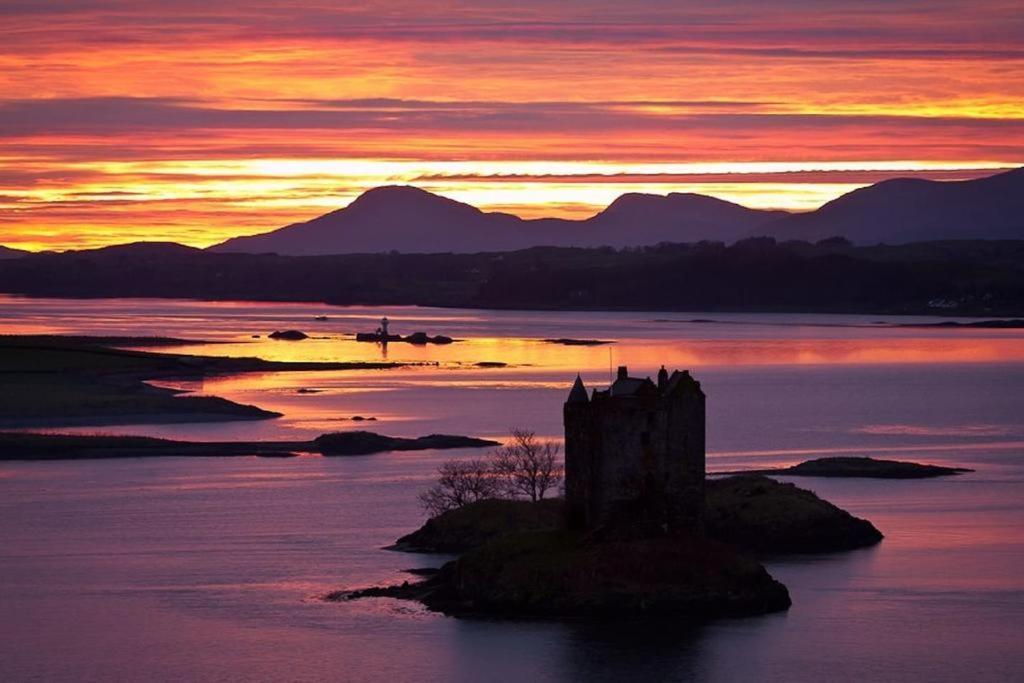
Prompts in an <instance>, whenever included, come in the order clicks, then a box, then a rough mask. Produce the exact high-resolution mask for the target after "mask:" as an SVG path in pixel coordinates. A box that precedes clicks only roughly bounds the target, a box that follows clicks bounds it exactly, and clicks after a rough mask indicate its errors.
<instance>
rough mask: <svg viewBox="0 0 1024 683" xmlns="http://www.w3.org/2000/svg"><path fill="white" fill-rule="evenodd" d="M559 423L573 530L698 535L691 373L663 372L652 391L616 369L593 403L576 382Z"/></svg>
mask: <svg viewBox="0 0 1024 683" xmlns="http://www.w3.org/2000/svg"><path fill="white" fill-rule="evenodd" d="M564 420H565V499H566V505H567V508H568V514H569V523H570V525H571V526H573V527H575V528H578V529H595V528H608V527H619V526H624V525H625V526H629V527H631V528H633V529H635V530H638V531H641V532H643V533H654V534H657V533H669V534H675V533H687V532H694V531H696V532H698V533H700V532H701V531H702V529H703V512H704V392H703V391H701V388H700V382H697V381H696V380H694V379H693V378H692V377H691V376H690V373H689V372H679V371H678V370H677V371H675V372H673V373H672V375H671V376H669V374H668V372H667V371H666V370H665V368H664V366H663V367H662V368H661V371H660V372H658V382H657V384H655V383H654V382H652V381H651V379H650V378H649V377H648V378H644V379H639V378H635V377H630V376H629V373H628V371H627V370H626V368H625V367H620V368H619V372H618V377H617V378H616V380H615V382H613V383H612V385H611V386H610V387H609V388H608V389H607V390H605V391H594V392H593V395H592V396H588V395H587V390H586V387H584V385H583V380H582V379H581V378H580V377H579V376H577V377H576V382H575V384H573V387H572V391H571V392H570V393H569V398H568V400H567V401H566V402H565V406H564Z"/></svg>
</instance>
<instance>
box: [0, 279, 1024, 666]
mask: <svg viewBox="0 0 1024 683" xmlns="http://www.w3.org/2000/svg"><path fill="white" fill-rule="evenodd" d="M383 313H386V314H387V315H388V316H389V317H391V318H392V319H393V320H394V321H395V322H394V326H395V329H396V330H397V331H400V332H410V331H415V330H418V329H422V330H424V331H427V332H429V333H444V334H450V335H452V336H455V337H458V338H460V339H462V340H463V341H460V342H458V343H456V344H453V345H451V346H447V347H425V348H414V347H409V346H406V345H391V347H390V348H389V349H388V350H387V355H388V357H389V358H390V359H392V360H403V361H404V360H409V361H425V362H432V363H433V362H436V363H437V365H436V366H434V365H431V366H423V367H415V368H405V369H397V370H388V371H377V372H355V373H274V374H265V375H257V376H245V377H234V378H219V379H216V380H207V381H206V382H205V383H203V384H202V385H201V386H200V385H186V386H185V388H188V389H191V390H194V391H199V392H206V393H213V394H216V395H222V396H227V397H229V398H232V399H234V400H239V401H245V402H248V403H255V404H257V405H260V406H261V407H265V408H270V409H275V410H279V411H281V412H284V413H285V416H284V417H283V418H281V419H278V420H273V421H267V422H261V423H225V424H219V425H172V426H167V425H163V426H145V425H143V426H133V427H120V428H114V427H103V428H93V429H91V430H86V431H103V432H120V433H146V434H158V435H168V436H179V437H188V438H201V439H206V438H208V439H219V438H233V437H239V436H244V437H246V438H251V437H266V438H293V437H296V436H300V435H315V434H319V433H322V432H324V431H328V430H336V429H350V428H353V427H354V426H355V425H357V424H359V423H352V422H350V421H348V420H347V419H345V418H348V417H350V416H352V415H364V416H374V417H377V418H378V422H376V423H369V427H370V428H372V429H374V430H376V431H380V432H383V433H388V434H396V435H419V434H424V433H429V432H454V433H464V434H474V435H495V436H500V435H502V434H503V433H504V432H506V431H507V429H508V428H509V427H510V426H524V427H528V428H532V429H535V430H537V431H538V432H539V433H541V434H545V435H550V436H558V434H559V431H560V405H561V401H562V400H563V399H564V395H565V392H566V391H567V387H568V383H569V381H570V380H571V378H572V376H573V375H574V374H575V372H577V371H581V372H582V374H583V377H584V379H585V380H586V381H587V382H588V383H592V384H600V383H602V382H607V378H608V365H609V360H610V361H611V363H612V364H614V365H618V364H620V363H628V364H629V365H630V366H631V369H633V371H634V372H635V373H640V372H652V371H653V370H655V369H656V368H657V366H658V365H660V364H661V363H662V362H664V363H666V365H668V366H669V367H670V368H671V367H688V368H690V369H691V370H693V371H694V374H695V375H696V376H697V378H698V379H700V380H701V381H702V383H703V385H704V388H705V391H706V392H707V394H708V409H709V418H708V419H709V424H708V429H709V434H708V436H709V449H710V453H709V467H710V468H711V469H735V468H741V467H749V466H762V465H768V464H774V463H789V462H795V461H799V460H802V459H806V458H808V457H814V456H817V455H823V454H835V453H851V454H865V455H876V456H879V457H898V458H903V459H911V460H920V461H929V462H939V463H955V464H961V465H966V466H969V467H974V468H976V469H977V472H975V473H973V474H969V475H965V476H961V477H954V478H948V479H940V480H932V481H907V482H898V481H897V482H886V481H861V480H847V481H828V480H818V479H803V480H800V481H799V482H798V483H800V485H802V486H807V487H809V488H813V489H814V490H816V491H817V492H818V493H819V494H821V495H822V496H824V497H826V498H828V499H830V500H832V501H834V502H836V503H837V504H839V505H841V506H843V507H846V508H847V509H849V510H851V511H852V512H854V513H855V514H858V515H860V516H864V517H867V518H869V519H871V520H872V521H873V522H874V523H875V524H876V526H878V527H879V528H880V529H881V530H882V531H883V532H884V533H885V534H886V539H885V541H884V542H883V543H882V544H881V545H879V546H877V547H875V548H872V549H868V550H863V551H856V552H852V553H845V554H839V555H832V556H828V557H824V558H821V557H819V558H797V559H791V560H786V561H784V562H772V563H769V570H770V571H771V572H772V573H773V574H774V575H775V576H776V577H777V578H779V579H780V580H782V581H783V582H784V583H786V584H787V586H788V587H789V589H790V592H791V594H792V596H793V602H794V605H793V607H792V609H790V610H789V611H788V612H787V613H785V614H780V615H772V616H768V617H759V618H751V619H740V620H725V621H719V622H715V623H712V624H708V625H704V626H701V627H696V628H693V627H685V626H683V625H680V626H679V627H678V628H675V629H673V628H666V627H665V626H664V625H663V624H662V625H657V626H651V625H645V624H643V623H631V622H626V623H614V624H608V623H594V622H588V621H580V622H572V623H557V622H525V623H524V622H516V623H504V622H489V621H459V620H454V619H450V618H446V617H442V616H438V615H434V614H431V613H427V612H425V611H423V610H421V609H419V608H418V607H417V606H415V605H414V604H411V603H403V602H397V601H389V600H378V601H363V602H358V603H354V604H326V603H323V602H321V601H319V600H317V599H316V598H317V596H319V595H322V594H323V593H325V592H328V591H330V590H335V589H338V588H344V587H352V586H363V585H367V584H371V583H377V582H389V581H400V580H403V579H404V578H408V577H407V576H406V575H404V574H402V570H403V569H408V568H410V567H417V566H426V565H430V564H437V563H439V562H440V561H441V558H437V557H430V556H417V555H409V554H400V553H394V552H388V551H384V550H381V549H380V547H381V546H384V545H386V544H388V543H390V542H392V541H393V540H394V539H395V538H396V537H397V536H399V535H401V534H402V533H405V532H406V531H408V530H409V529H411V528H413V527H415V526H416V525H418V524H419V523H420V522H421V521H422V513H421V511H420V510H419V509H418V508H417V505H416V502H415V496H416V493H417V492H418V491H420V490H421V489H422V488H424V487H426V486H427V485H428V483H429V481H430V479H431V476H432V472H433V470H434V469H435V468H436V466H437V465H438V463H440V462H441V461H442V460H444V459H446V458H449V457H465V456H471V455H473V453H472V452H443V453H439V452H429V451H427V452H420V453H404V454H379V455H374V456H367V457H358V458H332V459H328V458H320V457H302V458H295V459H290V460H277V459H256V458H236V459H204V460H189V459H177V458H165V459H154V460H120V461H110V462H102V461H94V462H67V463H46V464H43V463H16V464H0V625H2V633H3V637H2V640H0V676H2V678H3V679H5V680H22V679H33V678H36V679H47V680H53V679H57V680H118V679H120V680H136V679H149V680H182V679H214V680H244V679H274V680H322V679H333V680H363V679H382V678H388V679H391V680H395V681H398V680H623V679H634V678H638V677H644V678H649V679H654V680H679V679H681V680H686V679H690V678H700V679H706V680H750V679H765V680H784V679H785V680H793V679H811V680H815V679H819V680H820V679H829V680H865V679H867V680H897V679H904V678H908V677H912V676H913V677H919V678H927V679H929V680H957V681H959V680H975V681H977V680H1014V679H1017V680H1019V679H1021V678H1022V677H1024V650H1022V648H1021V647H1020V645H1019V641H1020V633H1021V632H1022V628H1024V410H1022V407H1021V406H1022V401H1021V395H1022V391H1024V331H1019V330H1018V331H998V330H973V331H968V330H936V329H922V328H916V329H914V328H892V327H886V326H884V325H881V324H879V323H884V322H890V323H891V322H893V320H891V319H888V320H887V319H883V318H879V317H857V316H789V315H785V316H783V315H739V314H737V315H719V314H693V315H690V314H678V313H673V314H664V313H615V314H611V313H523V312H482V311H447V310H431V309H411V308H410V309H403V308H389V309H386V310H383V309H365V308H343V309H335V308H328V307H324V306H321V305H315V304H309V305H303V304H225V303H196V302H177V301H85V302H79V301H74V302H69V301H60V300H25V299H11V298H0V333H2V332H62V333H64V332H66V333H72V332H75V333H91V334H135V335H137V334H159V335H168V336H179V337H189V338H193V339H205V340H212V341H219V342H226V343H222V344H216V345H200V346H195V347H189V349H188V350H191V351H195V352H202V353H217V354H225V355H252V356H257V355H258V356H261V357H266V358H281V359H292V360H297V359H322V360H360V359H361V360H367V359H379V358H381V357H382V355H383V353H384V352H383V350H382V349H380V348H379V347H377V346H376V345H372V344H358V343H356V342H354V341H353V340H352V339H351V336H349V335H351V333H353V332H355V331H356V330H364V329H372V328H373V327H374V326H375V322H374V321H375V319H376V318H379V317H380V315H381V314H383ZM319 314H326V315H328V316H329V320H328V321H326V322H315V321H313V316H314V315H319ZM694 318H701V319H713V320H714V321H715V322H713V323H693V322H687V321H689V320H692V319H694ZM899 322H904V321H899ZM284 328H299V329H303V330H305V331H307V332H309V333H310V334H313V335H314V336H315V337H317V338H314V339H310V340H307V341H303V342H297V343H296V342H271V341H269V340H267V339H265V338H262V337H263V336H264V335H266V334H267V333H268V332H270V331H272V330H274V329H284ZM252 335H261V338H260V339H253V337H252ZM547 337H591V338H601V339H609V340H615V341H616V342H617V343H616V344H614V345H611V346H605V347H562V346H556V345H551V344H545V343H543V342H540V341H538V340H539V339H543V338H547ZM478 361H503V362H507V363H509V364H510V366H509V367H507V368H499V369H480V368H476V367H474V365H473V364H474V363H476V362H478ZM300 388H312V389H317V390H319V393H313V394H306V393H303V394H300V393H297V390H298V389H300ZM362 424H363V425H366V424H367V423H362Z"/></svg>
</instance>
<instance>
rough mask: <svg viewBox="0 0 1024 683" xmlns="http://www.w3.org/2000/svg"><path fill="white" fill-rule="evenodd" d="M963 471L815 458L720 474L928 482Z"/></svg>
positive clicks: (899, 462) (964, 470) (897, 462)
mask: <svg viewBox="0 0 1024 683" xmlns="http://www.w3.org/2000/svg"><path fill="white" fill-rule="evenodd" d="M973 471H974V470H971V469H968V468H966V467H944V466H941V465H928V464H922V463H916V462H905V461H902V460H878V459H875V458H865V457H848V456H840V457H832V458H815V459H814V460H805V461H804V462H801V463H798V464H796V465H792V466H791V467H776V468H771V469H762V470H745V471H740V472H722V473H721V474H727V475H731V474H767V475H777V476H786V477H847V478H855V477H863V478H866V479H930V478H932V477H948V476H952V475H956V474H964V473H967V472H973Z"/></svg>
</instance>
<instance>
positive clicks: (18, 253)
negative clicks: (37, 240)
mask: <svg viewBox="0 0 1024 683" xmlns="http://www.w3.org/2000/svg"><path fill="white" fill-rule="evenodd" d="M29 253H30V252H27V251H23V250H21V249H11V248H10V247H5V246H3V245H0V259H5V258H20V257H22V256H26V255H28V254H29Z"/></svg>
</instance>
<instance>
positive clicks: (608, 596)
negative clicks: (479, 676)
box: [325, 367, 882, 620]
mask: <svg viewBox="0 0 1024 683" xmlns="http://www.w3.org/2000/svg"><path fill="white" fill-rule="evenodd" d="M563 416H564V424H565V468H564V483H565V485H564V490H565V497H564V499H560V498H556V499H544V493H545V491H546V490H548V489H549V488H550V486H551V485H552V484H553V481H554V480H553V479H552V476H551V475H552V472H553V469H552V468H553V463H554V462H555V460H554V457H553V453H554V450H555V446H553V445H552V444H550V443H548V444H544V445H541V444H539V443H537V442H535V441H534V439H533V435H532V433H528V432H521V431H514V432H513V440H512V442H511V444H510V445H507V446H505V447H504V449H502V450H501V451H499V452H497V453H496V454H495V456H494V457H495V460H494V463H493V465H490V464H488V463H487V462H486V461H483V460H478V461H473V462H470V463H465V462H461V463H460V462H453V463H451V464H449V465H448V466H442V469H441V471H440V474H441V476H440V478H439V481H438V484H437V485H436V486H435V487H434V489H432V490H431V491H428V492H426V493H425V494H424V495H423V496H421V500H422V501H424V502H425V504H426V505H427V507H428V509H434V510H439V514H435V515H434V516H433V517H431V518H430V519H429V520H428V521H427V522H426V524H424V525H423V526H422V527H421V528H420V529H418V530H417V531H415V532H413V533H411V534H408V535H406V536H403V537H402V538H400V539H398V541H397V542H396V544H395V545H394V546H391V549H393V550H402V551H413V552H440V553H449V554H451V553H457V554H459V557H458V559H456V560H454V561H451V562H448V563H447V564H445V565H444V566H443V567H441V568H440V569H439V570H422V571H419V572H417V573H419V574H421V575H423V576H424V577H425V578H423V579H422V580H419V581H414V582H411V583H410V582H408V581H406V582H403V583H402V584H400V585H392V586H377V587H371V588H361V589H355V590H351V589H350V590H341V591H335V592H333V593H331V594H329V595H327V596H325V599H327V600H330V601H346V600H355V599H361V598H371V597H390V598H398V599H407V600H416V601H418V602H420V603H422V604H423V605H425V606H426V607H428V608H429V609H432V610H436V611H440V612H443V613H445V614H450V615H454V616H478V615H480V616H505V617H531V616H544V617H549V616H551V617H579V616H595V615H596V616H607V617H620V616H626V615H671V616H673V617H676V618H680V619H684V620H702V619H707V618H714V617H721V616H737V615H755V614H764V613H768V612H774V611H779V610H784V609H787V608H788V607H789V606H790V597H789V592H788V590H787V589H786V587H785V586H784V585H782V584H781V583H779V582H778V581H777V580H775V579H774V578H773V577H772V576H771V575H770V574H769V573H768V571H767V570H766V569H765V568H764V566H762V565H761V564H760V562H759V561H758V560H757V559H756V558H757V557H759V556H766V555H778V554H787V553H814V552H833V551H837V550H850V549H854V548H861V547H866V546H870V545H873V544H876V543H878V542H879V541H881V540H882V534H881V532H879V531H878V529H876V528H875V527H874V526H873V525H872V524H871V523H870V522H868V521H866V520H863V519H858V518H857V517H854V516H853V515H851V514H849V513H848V512H846V511H844V510H841V509H840V508H838V507H836V506H834V505H832V504H831V503H829V502H827V501H824V500H822V499H821V498H819V497H818V496H816V495H815V494H814V493H812V492H811V491H806V490H803V489H800V488H797V487H796V486H794V485H793V484H784V483H781V482H777V481H774V480H772V479H769V478H767V477H764V476H758V475H745V476H734V477H728V478H724V479H714V480H707V479H706V477H705V453H704V430H705V397H704V392H703V391H702V390H701V387H700V383H699V382H697V381H696V380H694V379H693V377H691V376H690V374H689V373H687V372H679V371H676V372H673V373H671V374H669V373H668V372H667V371H666V370H665V368H664V367H663V368H662V369H661V371H660V372H659V373H658V378H657V381H656V382H655V381H652V380H651V379H650V378H636V377H630V376H629V375H628V372H627V370H626V368H624V367H622V368H619V372H618V376H617V378H616V379H615V381H614V382H613V383H612V384H611V386H610V387H609V388H608V389H607V390H604V391H594V392H593V393H588V391H587V389H586V387H585V386H584V384H583V381H582V379H581V378H580V377H577V378H576V382H575V383H574V384H573V387H572V389H571V391H570V392H569V396H568V399H567V400H566V402H565V404H564V407H563ZM494 478H499V479H500V478H507V481H508V482H510V486H509V487H508V488H506V489H505V490H507V491H512V492H513V495H515V492H517V491H518V492H523V491H526V492H527V493H528V495H529V497H530V499H529V500H504V499H494V497H493V496H494V494H495V492H500V491H501V488H500V487H499V488H497V489H496V488H494V487H492V486H491V480H492V479H494ZM538 482H539V483H538ZM524 483H525V484H526V486H525V488H524V487H523V484H524ZM467 494H473V495H474V496H476V499H475V500H474V499H472V496H469V495H467Z"/></svg>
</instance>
